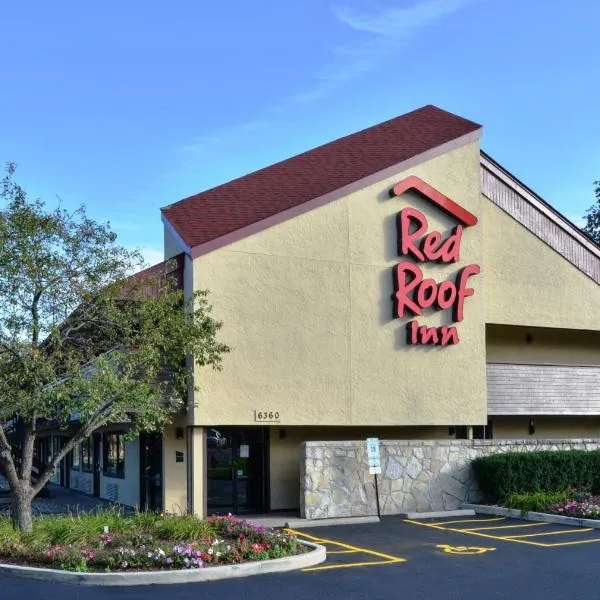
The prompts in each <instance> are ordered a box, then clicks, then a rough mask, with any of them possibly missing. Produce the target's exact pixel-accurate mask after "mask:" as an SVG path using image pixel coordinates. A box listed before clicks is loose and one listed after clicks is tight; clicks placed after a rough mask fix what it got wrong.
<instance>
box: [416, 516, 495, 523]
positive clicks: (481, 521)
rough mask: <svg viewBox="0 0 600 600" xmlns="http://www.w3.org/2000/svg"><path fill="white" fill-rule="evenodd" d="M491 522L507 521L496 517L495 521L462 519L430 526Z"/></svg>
mask: <svg viewBox="0 0 600 600" xmlns="http://www.w3.org/2000/svg"><path fill="white" fill-rule="evenodd" d="M490 521H506V517H495V518H494V519H461V520H460V521H439V522H438V523H428V525H451V524H452V523H489V522H490Z"/></svg>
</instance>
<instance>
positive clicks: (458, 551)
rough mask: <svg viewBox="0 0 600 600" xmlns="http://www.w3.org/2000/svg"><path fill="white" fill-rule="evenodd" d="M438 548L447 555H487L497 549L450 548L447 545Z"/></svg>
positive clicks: (476, 547)
mask: <svg viewBox="0 0 600 600" xmlns="http://www.w3.org/2000/svg"><path fill="white" fill-rule="evenodd" d="M436 548H441V549H442V550H443V551H444V552H446V553H447V554H464V555H468V554H485V553H486V552H493V551H494V550H495V549H496V548H479V547H478V546H448V545H447V544H438V545H437V546H436Z"/></svg>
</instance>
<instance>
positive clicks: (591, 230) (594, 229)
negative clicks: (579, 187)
mask: <svg viewBox="0 0 600 600" xmlns="http://www.w3.org/2000/svg"><path fill="white" fill-rule="evenodd" d="M594 186H595V187H594V193H595V194H596V203H595V204H594V205H593V206H591V207H590V208H588V210H587V212H586V213H585V217H584V219H585V221H586V223H585V227H584V228H583V232H584V233H586V234H587V235H589V236H590V237H591V238H592V239H593V240H594V241H595V242H596V244H598V245H600V181H594Z"/></svg>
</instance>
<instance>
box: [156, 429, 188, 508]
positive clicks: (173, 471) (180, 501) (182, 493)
mask: <svg viewBox="0 0 600 600" xmlns="http://www.w3.org/2000/svg"><path fill="white" fill-rule="evenodd" d="M178 427H179V428H181V431H182V437H181V438H180V439H177V435H176V429H177V428H178ZM177 452H182V453H183V462H177V461H176V460H175V456H176V453H177ZM188 460H189V457H188V453H187V444H186V439H185V419H184V418H182V417H178V418H176V419H175V420H174V421H173V422H172V423H171V424H169V425H167V426H166V427H165V428H164V430H163V465H162V471H163V494H164V497H163V507H164V510H165V511H166V512H169V513H175V514H183V513H185V512H186V511H187V507H188V502H187V463H188Z"/></svg>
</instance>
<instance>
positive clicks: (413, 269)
mask: <svg viewBox="0 0 600 600" xmlns="http://www.w3.org/2000/svg"><path fill="white" fill-rule="evenodd" d="M394 273H395V278H396V294H395V298H396V309H395V313H396V316H397V317H400V318H401V317H403V316H404V309H407V310H410V311H411V312H412V313H413V315H420V314H421V309H420V307H419V305H418V304H417V303H416V302H415V301H414V300H413V299H412V298H411V297H410V295H409V294H410V293H411V292H412V291H413V290H414V289H415V288H416V287H417V286H418V285H419V284H420V283H421V281H423V272H422V271H421V269H419V267H417V265H413V264H412V263H409V262H404V263H400V264H399V265H396V269H395V271H394Z"/></svg>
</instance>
